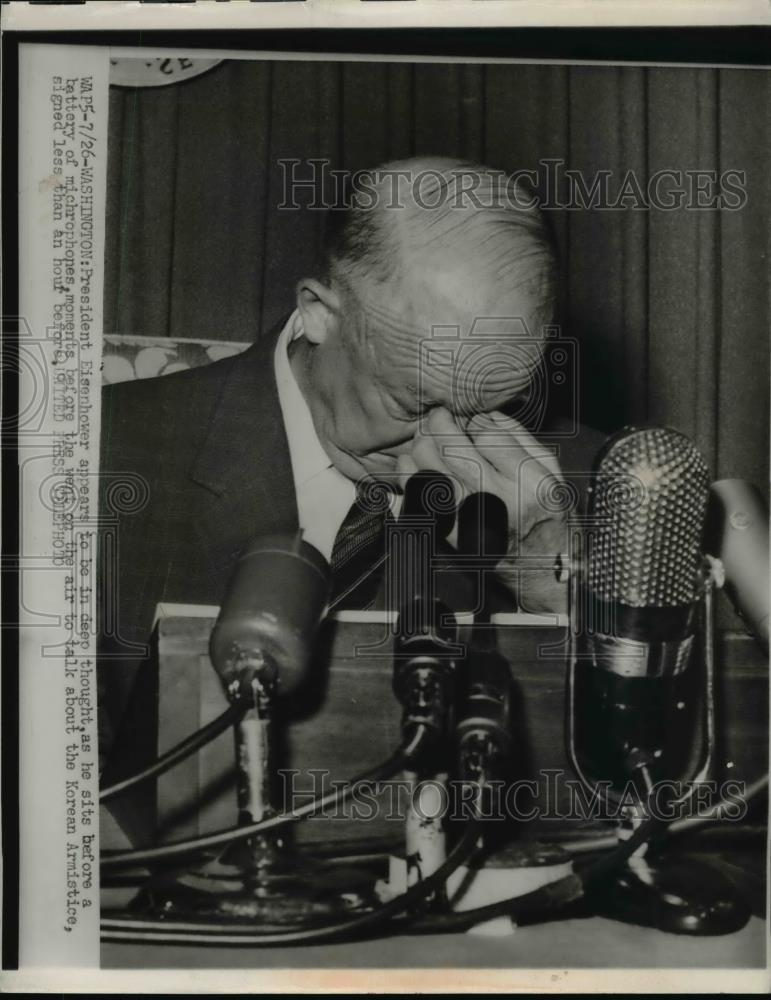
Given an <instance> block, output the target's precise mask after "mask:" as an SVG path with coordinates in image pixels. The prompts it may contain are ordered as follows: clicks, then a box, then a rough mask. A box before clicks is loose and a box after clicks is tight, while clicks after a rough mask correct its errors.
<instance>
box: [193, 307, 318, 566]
mask: <svg viewBox="0 0 771 1000" xmlns="http://www.w3.org/2000/svg"><path fill="white" fill-rule="evenodd" d="M284 322H285V321H284ZM284 322H282V323H281V324H280V325H279V326H278V327H277V328H275V329H274V330H272V331H271V333H270V334H269V335H268V336H267V337H264V338H261V339H260V340H259V341H258V342H257V343H256V344H254V345H253V346H252V347H250V348H248V349H247V350H246V351H244V352H243V353H242V354H239V355H237V356H236V357H234V358H233V363H232V365H231V366H230V368H229V369H228V373H227V375H226V376H225V378H224V379H223V380H222V386H221V390H220V395H219V399H218V402H217V404H216V406H215V409H214V413H213V416H212V419H211V422H210V424H209V428H208V430H207V433H206V437H205V439H204V443H203V445H202V446H201V449H200V451H199V453H198V455H197V456H196V459H195V461H194V463H193V465H192V468H191V470H190V478H191V479H192V480H193V481H194V482H195V483H197V484H198V485H199V486H202V487H204V489H205V490H206V491H207V494H206V495H205V496H204V497H201V498H200V504H199V510H200V516H199V518H198V521H199V523H198V529H199V532H201V533H202V534H203V535H204V537H205V539H206V543H207V547H208V548H209V550H210V553H209V554H210V557H211V561H210V565H212V564H213V565H214V566H215V567H216V568H218V569H222V568H224V567H226V566H227V565H229V564H230V563H231V562H232V561H233V559H234V558H235V556H236V555H237V553H238V552H239V551H240V549H241V548H242V547H243V545H244V544H245V543H246V542H247V541H248V540H249V539H250V538H251V537H252V536H253V535H255V534H269V533H272V532H277V531H296V530H297V527H298V520H297V500H296V497H295V491H294V481H293V478H292V465H291V461H290V457H289V445H288V442H287V438H286V432H285V430H284V421H283V418H282V415H281V406H280V404H279V399H278V390H277V388H276V378H275V370H274V363H273V354H274V351H275V346H276V339H277V337H278V334H279V333H280V331H281V329H282V328H283V326H284Z"/></svg>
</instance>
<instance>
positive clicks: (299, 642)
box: [209, 535, 330, 695]
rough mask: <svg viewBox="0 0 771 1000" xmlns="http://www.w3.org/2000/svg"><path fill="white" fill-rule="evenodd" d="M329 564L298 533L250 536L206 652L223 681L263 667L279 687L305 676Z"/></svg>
mask: <svg viewBox="0 0 771 1000" xmlns="http://www.w3.org/2000/svg"><path fill="white" fill-rule="evenodd" d="M329 587H330V574H329V565H328V563H327V561H326V559H324V557H323V556H322V555H321V553H320V552H318V550H317V549H315V548H314V547H313V546H312V545H309V544H308V543H307V542H305V541H303V540H302V538H301V537H300V536H299V535H269V536H265V537H260V538H255V539H253V540H252V541H251V542H250V543H249V544H248V545H247V546H246V548H245V549H244V550H243V552H242V553H241V555H240V557H239V560H238V563H237V564H236V567H235V570H234V571H233V574H232V576H231V578H230V581H229V583H228V586H227V589H226V591H225V596H224V599H223V601H222V607H221V608H220V613H219V617H218V618H217V622H216V624H215V626H214V629H213V630H212V634H211V639H210V642H209V654H210V656H211V661H212V663H213V664H214V669H215V670H216V671H217V673H218V674H219V676H220V677H221V679H222V681H223V683H224V684H225V686H226V687H228V688H229V687H231V685H232V684H233V682H234V681H245V682H246V683H247V684H248V683H249V681H250V680H251V678H252V677H253V676H255V675H258V676H259V677H260V678H261V679H262V680H263V681H265V682H267V683H270V684H272V683H277V684H278V690H279V692H280V693H281V694H282V695H285V694H288V693H291V692H292V691H294V690H295V689H296V688H297V687H298V686H299V685H300V683H301V682H302V681H303V680H304V677H305V674H306V671H307V667H308V664H309V662H310V659H311V654H312V652H313V644H314V638H315V636H316V632H317V629H318V626H319V623H320V621H321V616H322V614H323V612H324V609H325V608H326V606H327V602H328V599H329Z"/></svg>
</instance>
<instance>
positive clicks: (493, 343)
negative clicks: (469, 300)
mask: <svg viewBox="0 0 771 1000" xmlns="http://www.w3.org/2000/svg"><path fill="white" fill-rule="evenodd" d="M542 357H543V342H542V338H541V337H540V336H533V335H532V334H531V331H530V329H529V327H528V324H527V322H526V321H524V320H522V319H520V318H518V317H508V318H500V319H499V318H492V317H490V318H487V319H486V320H485V322H484V323H483V322H477V324H475V327H474V329H472V331H470V332H469V333H467V334H466V335H465V336H464V335H462V333H461V331H460V330H458V329H457V328H456V329H455V330H453V329H447V328H445V329H443V330H442V329H435V330H433V331H432V335H431V336H430V337H426V338H424V339H423V341H422V342H421V344H420V349H419V351H418V371H417V376H418V381H417V390H418V394H419V396H420V398H421V401H422V402H423V403H424V404H425V403H430V402H431V401H433V402H436V403H440V404H441V405H443V406H446V407H447V408H448V409H451V410H452V411H453V412H460V413H470V412H483V411H485V410H490V409H495V408H497V407H498V406H500V405H502V404H503V403H505V402H506V401H508V400H509V399H511V398H512V397H514V396H517V395H519V394H520V393H521V392H523V391H524V390H525V389H526V388H527V387H528V386H529V385H530V384H531V383H532V382H533V380H534V379H535V378H536V376H537V373H538V371H539V368H540V365H541V362H542Z"/></svg>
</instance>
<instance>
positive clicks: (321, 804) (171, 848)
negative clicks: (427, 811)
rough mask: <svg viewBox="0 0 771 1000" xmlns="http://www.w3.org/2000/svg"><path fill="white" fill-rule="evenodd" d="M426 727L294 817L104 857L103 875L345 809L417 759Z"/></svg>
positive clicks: (282, 815) (288, 815) (286, 815)
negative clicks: (359, 789) (363, 788)
mask: <svg viewBox="0 0 771 1000" xmlns="http://www.w3.org/2000/svg"><path fill="white" fill-rule="evenodd" d="M427 736H428V734H427V731H426V728H425V726H418V727H417V728H416V731H415V734H414V736H413V739H412V740H411V741H410V743H409V744H407V745H404V746H402V747H400V748H399V749H398V750H397V751H396V753H395V754H394V755H393V756H392V757H391V758H390V759H389V760H387V761H386V762H385V763H384V764H381V765H380V767H376V768H373V769H372V770H371V771H367V772H365V773H364V774H362V775H359V776H358V777H357V778H354V779H353V780H352V781H350V782H348V784H347V785H346V786H345V787H343V788H339V787H338V788H335V789H334V790H333V791H331V792H327V794H326V795H322V796H321V797H320V798H318V799H315V800H314V801H313V802H309V803H307V804H306V805H304V806H300V807H299V808H298V809H296V810H295V811H294V812H291V813H279V814H278V815H277V816H270V817H268V818H267V819H263V820H260V822H259V823H250V824H249V825H248V826H237V827H234V828H232V829H229V830H219V831H217V833H210V834H207V835H205V836H203V837H193V838H191V839H190V840H180V841H176V842H175V843H171V844H161V845H160V846H158V847H147V848H143V849H140V850H131V851H118V852H113V853H105V854H104V855H103V856H102V859H101V862H100V864H101V869H102V871H107V870H109V869H111V868H124V867H126V866H127V865H136V864H139V863H145V862H148V861H160V860H163V859H166V858H173V857H177V856H178V855H180V854H190V853H192V852H197V851H202V850H206V849H208V848H212V847H221V846H222V845H223V844H230V843H233V842H235V841H238V840H245V839H247V838H249V837H253V836H255V834H258V833H265V832H267V831H268V830H277V829H280V828H281V827H283V826H287V825H288V824H290V823H294V822H296V821H297V820H299V819H302V818H303V817H304V816H309V815H310V814H312V813H314V812H318V811H319V810H320V809H323V808H325V807H326V806H328V805H342V804H343V803H344V802H346V801H347V799H349V798H350V796H351V795H352V794H353V792H354V791H355V789H356V786H357V785H358V784H361V783H362V782H378V781H383V780H384V779H386V778H390V777H392V776H393V775H394V774H396V773H397V772H399V771H401V770H402V769H403V768H404V765H405V763H406V762H407V761H409V760H411V759H412V757H414V756H415V755H417V754H418V753H419V752H420V750H421V748H422V746H423V744H424V743H425V741H426V739H427Z"/></svg>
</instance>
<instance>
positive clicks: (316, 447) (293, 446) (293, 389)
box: [274, 310, 332, 488]
mask: <svg viewBox="0 0 771 1000" xmlns="http://www.w3.org/2000/svg"><path fill="white" fill-rule="evenodd" d="M298 317H299V313H298V312H297V310H295V311H294V312H293V313H292V315H291V316H290V317H289V319H288V320H287V322H286V325H285V326H284V329H283V330H282V331H281V333H280V334H279V338H278V343H277V344H276V351H275V354H274V363H275V371H276V386H277V388H278V399H279V404H280V406H281V415H282V417H283V419H284V429H285V431H286V436H287V441H288V443H289V457H290V459H291V462H292V475H293V477H294V483H295V488H299V487H301V486H304V485H305V484H306V483H308V482H309V481H310V480H311V479H313V478H314V476H317V475H318V474H319V473H320V472H323V471H324V470H325V469H329V468H330V467H331V466H332V462H331V461H330V458H329V455H327V453H326V452H325V451H324V448H323V447H322V445H321V442H320V441H319V438H318V434H316V428H315V427H314V426H313V417H312V416H311V411H310V408H309V407H308V404H307V403H306V402H305V397H304V396H303V394H302V392H301V391H300V386H299V385H298V384H297V379H296V378H295V376H294V372H293V371H292V366H291V365H290V363H289V345H290V343H291V342H292V341H293V340H294V339H296V337H301V336H302V332H299V333H295V332H294V326H295V320H296V319H297V318H298ZM298 325H299V324H298Z"/></svg>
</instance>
